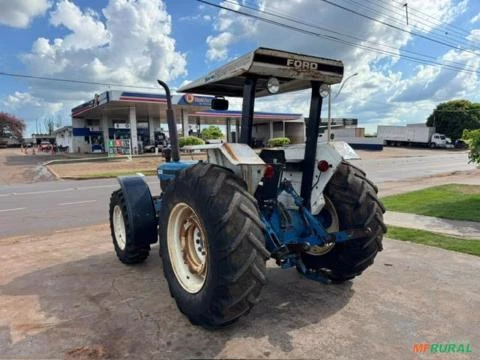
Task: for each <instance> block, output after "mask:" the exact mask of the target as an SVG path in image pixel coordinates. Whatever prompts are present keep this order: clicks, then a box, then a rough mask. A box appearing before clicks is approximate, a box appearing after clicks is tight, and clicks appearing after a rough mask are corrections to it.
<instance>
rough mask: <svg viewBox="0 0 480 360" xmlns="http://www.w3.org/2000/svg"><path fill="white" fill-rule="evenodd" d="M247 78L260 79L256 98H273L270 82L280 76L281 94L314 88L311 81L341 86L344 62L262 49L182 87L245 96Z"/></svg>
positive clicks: (216, 93)
mask: <svg viewBox="0 0 480 360" xmlns="http://www.w3.org/2000/svg"><path fill="white" fill-rule="evenodd" d="M247 77H256V78H257V85H256V94H255V95H256V96H257V97H259V96H266V95H270V93H269V92H268V91H267V81H268V79H269V78H270V77H276V78H277V79H278V80H279V82H280V90H279V91H278V93H285V92H290V91H297V90H302V89H307V88H310V87H311V81H320V82H322V83H326V84H337V83H339V82H341V81H342V77H343V63H342V62H341V61H338V60H331V59H325V58H321V57H315V56H310V55H303V54H297V53H292V52H287V51H281V50H274V49H267V48H262V47H261V48H258V49H257V50H255V51H252V52H250V53H248V54H246V55H243V56H242V57H239V58H238V59H236V60H233V61H231V62H230V63H228V64H226V65H224V66H222V67H220V68H218V69H216V70H214V71H212V72H210V73H209V74H208V75H206V76H205V77H202V78H200V79H197V80H195V81H193V82H191V83H189V84H187V85H185V86H183V87H182V88H180V89H179V90H178V91H179V92H192V93H197V94H209V95H219V96H240V97H241V96H242V95H243V86H244V83H245V79H246V78H247Z"/></svg>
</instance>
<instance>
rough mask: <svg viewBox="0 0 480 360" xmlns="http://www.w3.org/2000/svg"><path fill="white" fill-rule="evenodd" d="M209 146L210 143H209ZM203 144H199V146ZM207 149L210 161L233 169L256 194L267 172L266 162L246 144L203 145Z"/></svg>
mask: <svg viewBox="0 0 480 360" xmlns="http://www.w3.org/2000/svg"><path fill="white" fill-rule="evenodd" d="M207 146H208V145H207ZM200 147H202V145H200V146H198V147H197V149H198V148H200ZM203 148H206V150H207V155H208V162H209V163H211V164H216V165H220V166H223V167H226V168H228V169H230V170H232V171H233V172H234V173H235V174H236V175H237V176H239V177H241V178H242V179H243V180H245V182H246V183H247V187H248V192H249V193H250V194H252V195H253V194H254V193H255V190H257V186H258V184H259V183H260V181H261V180H262V177H263V173H264V172H265V162H264V161H263V160H262V159H261V158H260V157H259V156H258V155H257V153H256V152H255V151H254V150H253V149H252V148H251V147H250V146H248V145H245V144H230V143H227V144H215V146H208V147H203Z"/></svg>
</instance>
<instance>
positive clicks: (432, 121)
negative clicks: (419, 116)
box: [427, 100, 480, 140]
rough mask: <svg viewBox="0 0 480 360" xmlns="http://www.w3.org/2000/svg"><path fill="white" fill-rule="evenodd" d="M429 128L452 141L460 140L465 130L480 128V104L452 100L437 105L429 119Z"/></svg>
mask: <svg viewBox="0 0 480 360" xmlns="http://www.w3.org/2000/svg"><path fill="white" fill-rule="evenodd" d="M427 126H435V128H436V129H437V132H439V133H442V134H445V135H446V136H448V137H450V138H452V140H456V139H460V138H461V137H462V134H463V130H465V129H469V130H471V129H479V128H480V104H478V103H472V102H470V101H468V100H452V101H447V102H444V103H441V104H439V105H437V107H436V108H435V110H433V112H432V114H430V116H429V117H428V119H427Z"/></svg>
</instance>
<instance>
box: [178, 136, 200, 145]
mask: <svg viewBox="0 0 480 360" xmlns="http://www.w3.org/2000/svg"><path fill="white" fill-rule="evenodd" d="M203 144H205V141H203V140H202V139H200V138H198V137H196V136H185V137H180V138H179V139H178V146H179V147H184V146H189V145H203Z"/></svg>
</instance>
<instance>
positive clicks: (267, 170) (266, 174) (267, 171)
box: [263, 165, 275, 179]
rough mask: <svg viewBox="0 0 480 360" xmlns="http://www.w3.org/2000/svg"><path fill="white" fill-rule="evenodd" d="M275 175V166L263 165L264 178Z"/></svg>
mask: <svg viewBox="0 0 480 360" xmlns="http://www.w3.org/2000/svg"><path fill="white" fill-rule="evenodd" d="M274 176H275V168H274V167H273V166H272V165H267V166H266V167H265V172H264V173H263V177H264V178H265V179H273V177H274Z"/></svg>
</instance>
